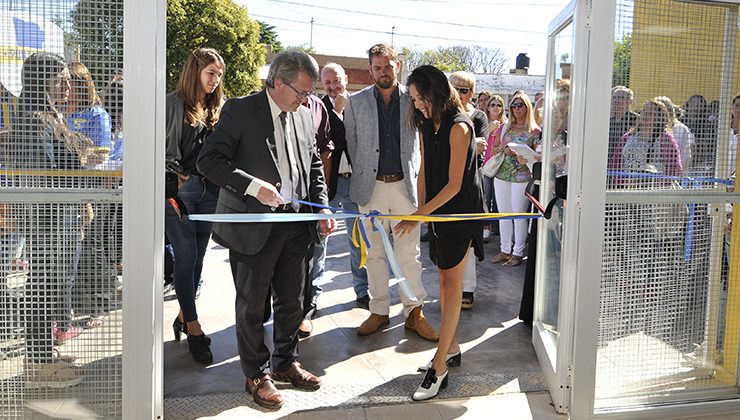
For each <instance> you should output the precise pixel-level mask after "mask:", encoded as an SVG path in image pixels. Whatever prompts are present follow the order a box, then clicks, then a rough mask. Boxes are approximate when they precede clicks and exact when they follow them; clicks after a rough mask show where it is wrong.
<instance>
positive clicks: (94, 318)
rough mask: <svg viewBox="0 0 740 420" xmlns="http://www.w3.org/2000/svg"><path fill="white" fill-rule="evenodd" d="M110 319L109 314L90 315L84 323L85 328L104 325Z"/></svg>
mask: <svg viewBox="0 0 740 420" xmlns="http://www.w3.org/2000/svg"><path fill="white" fill-rule="evenodd" d="M107 320H108V315H90V317H88V318H87V320H86V321H85V324H84V327H83V328H84V329H89V328H95V327H99V326H101V325H103V323H104V322H105V321H107Z"/></svg>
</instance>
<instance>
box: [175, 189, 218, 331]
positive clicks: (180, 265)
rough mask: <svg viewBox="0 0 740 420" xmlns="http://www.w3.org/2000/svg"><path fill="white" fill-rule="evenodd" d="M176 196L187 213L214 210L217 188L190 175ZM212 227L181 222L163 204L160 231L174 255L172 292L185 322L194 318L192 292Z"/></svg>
mask: <svg viewBox="0 0 740 420" xmlns="http://www.w3.org/2000/svg"><path fill="white" fill-rule="evenodd" d="M177 195H178V197H180V200H182V202H183V203H184V204H185V207H187V210H188V212H189V213H191V214H207V213H213V212H215V211H216V202H217V201H218V186H216V184H214V183H212V182H210V181H208V180H207V179H205V178H203V177H200V176H197V175H190V176H189V177H188V179H187V181H185V184H183V186H182V187H181V188H180V190H179V191H178V193H177ZM212 225H213V224H212V223H209V222H192V221H189V220H186V221H182V220H180V218H179V217H178V216H177V213H176V212H175V210H174V209H173V208H172V205H170V204H169V203H165V211H164V228H165V232H167V237H168V238H169V240H170V243H171V244H172V251H173V253H174V254H175V255H174V257H175V267H174V271H173V277H174V280H175V292H176V293H177V301H178V302H179V303H180V309H182V315H183V320H184V321H185V322H191V321H195V320H196V319H198V313H197V312H196V310H195V291H196V289H197V287H198V282H199V281H200V274H201V271H203V257H204V256H205V255H206V248H207V247H208V240H209V239H210V237H211V226H212Z"/></svg>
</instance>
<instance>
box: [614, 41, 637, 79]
mask: <svg viewBox="0 0 740 420" xmlns="http://www.w3.org/2000/svg"><path fill="white" fill-rule="evenodd" d="M631 68H632V35H625V36H624V37H623V38H622V41H621V42H620V41H614V69H613V71H612V86H618V85H621V86H629V85H630V70H631Z"/></svg>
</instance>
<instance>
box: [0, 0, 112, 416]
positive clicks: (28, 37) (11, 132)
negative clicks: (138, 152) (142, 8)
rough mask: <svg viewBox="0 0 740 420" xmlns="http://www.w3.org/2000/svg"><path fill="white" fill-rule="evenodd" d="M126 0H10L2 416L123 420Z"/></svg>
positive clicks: (1, 41) (0, 91)
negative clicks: (123, 179) (122, 171)
mask: <svg viewBox="0 0 740 420" xmlns="http://www.w3.org/2000/svg"><path fill="white" fill-rule="evenodd" d="M122 62H123V0H106V1H101V0H2V1H0V105H1V107H0V113H1V115H0V197H2V198H1V199H0V418H47V417H48V418H58V417H60V416H61V417H75V418H76V417H85V418H91V417H98V418H120V417H121V416H122V411H121V410H122V407H121V405H122V397H121V387H122V359H121V352H122V319H121V309H122V299H121V297H122V287H123V285H122V280H121V279H122V266H121V261H122V245H123V244H122V237H123V232H122V219H123V217H122V216H123V207H122V201H121V197H122V191H123V185H122V177H121V167H122V159H123V149H122V147H123V132H122V126H123V125H122V121H123V119H122V109H123V81H122V77H121V74H122V73H121V70H122Z"/></svg>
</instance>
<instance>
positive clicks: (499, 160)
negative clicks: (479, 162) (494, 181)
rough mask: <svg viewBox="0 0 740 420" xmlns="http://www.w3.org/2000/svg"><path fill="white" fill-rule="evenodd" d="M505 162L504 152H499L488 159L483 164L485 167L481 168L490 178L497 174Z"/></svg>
mask: <svg viewBox="0 0 740 420" xmlns="http://www.w3.org/2000/svg"><path fill="white" fill-rule="evenodd" d="M503 163H504V153H503V152H501V153H498V154H495V155H493V156H491V158H490V159H488V160H487V161H486V163H484V164H483V167H482V168H481V170H480V171H481V173H482V174H483V175H484V176H487V177H489V178H493V177H494V176H496V173H497V172H498V170H499V169H500V168H501V164H503Z"/></svg>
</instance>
